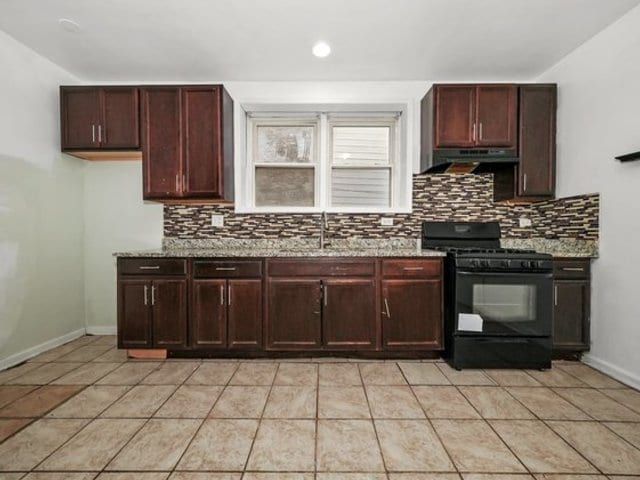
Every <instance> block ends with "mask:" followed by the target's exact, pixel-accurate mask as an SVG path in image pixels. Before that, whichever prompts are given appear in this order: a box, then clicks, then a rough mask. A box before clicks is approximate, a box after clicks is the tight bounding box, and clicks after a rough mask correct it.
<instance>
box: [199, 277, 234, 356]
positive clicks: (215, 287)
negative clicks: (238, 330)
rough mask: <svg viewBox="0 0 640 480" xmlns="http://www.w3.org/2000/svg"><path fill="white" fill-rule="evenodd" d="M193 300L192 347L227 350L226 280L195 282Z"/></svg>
mask: <svg viewBox="0 0 640 480" xmlns="http://www.w3.org/2000/svg"><path fill="white" fill-rule="evenodd" d="M192 285H193V294H192V299H191V345H192V346H194V347H203V348H226V346H227V313H226V312H227V306H226V300H225V297H226V288H227V282H226V280H194V281H193V284H192Z"/></svg>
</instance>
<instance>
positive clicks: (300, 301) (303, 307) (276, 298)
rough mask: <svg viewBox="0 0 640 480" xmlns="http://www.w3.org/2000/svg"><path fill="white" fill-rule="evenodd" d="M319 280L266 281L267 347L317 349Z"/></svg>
mask: <svg viewBox="0 0 640 480" xmlns="http://www.w3.org/2000/svg"><path fill="white" fill-rule="evenodd" d="M320 285H321V284H320V280H300V279H282V278H277V279H276V278H271V279H269V281H268V285H267V288H268V292H269V293H268V302H269V307H268V318H267V347H268V348H271V349H274V350H277V349H293V350H296V349H300V348H305V349H309V348H318V347H320V345H321V342H322V338H321V332H320V330H321V311H322V310H321V309H322V305H321V304H320V300H321V290H320Z"/></svg>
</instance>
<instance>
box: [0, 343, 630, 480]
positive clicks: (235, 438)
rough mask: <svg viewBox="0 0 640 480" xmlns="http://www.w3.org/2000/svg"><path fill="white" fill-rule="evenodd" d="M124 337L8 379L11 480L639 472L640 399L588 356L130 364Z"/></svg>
mask: <svg viewBox="0 0 640 480" xmlns="http://www.w3.org/2000/svg"><path fill="white" fill-rule="evenodd" d="M114 342H115V339H114V338H113V337H108V336H105V337H96V336H93V337H90V336H87V337H82V338H79V339H77V340H74V341H73V342H70V343H68V344H66V345H63V346H61V347H58V348H55V349H53V350H50V351H48V352H45V353H43V354H41V355H40V356H38V357H36V358H34V359H32V360H31V361H29V362H27V363H25V364H23V365H20V366H18V367H16V368H12V369H10V370H6V371H3V372H0V480H9V479H20V478H23V479H26V480H37V479H39V480H58V479H60V480H62V479H69V480H89V479H101V480H160V479H171V480H216V479H217V480H232V479H234V480H312V479H313V480H493V479H496V480H528V479H531V480H533V479H534V478H535V479H536V480H597V479H605V478H607V477H608V478H616V479H620V480H631V479H634V478H635V479H640V393H639V392H638V391H636V390H633V389H631V388H628V387H626V386H624V385H622V384H621V383H619V382H617V381H615V380H613V379H612V378H610V377H607V376H606V375H603V374H601V373H599V372H597V371H596V370H593V369H591V368H589V367H588V366H586V365H583V364H580V363H575V362H571V363H570V362H558V363H555V364H554V368H553V369H552V370H551V371H546V372H540V371H521V370H484V371H482V370H465V371H462V372H458V371H455V370H453V369H451V368H449V367H448V366H447V365H446V364H445V363H443V362H441V361H423V362H421V361H384V362H382V361H356V360H352V359H326V358H325V359H298V360H295V361H292V360H258V361H256V360H252V361H241V360H240V361H237V360H202V361H201V360H167V361H164V362H161V361H131V360H127V358H126V356H125V354H124V352H121V351H118V350H116V349H115V348H114Z"/></svg>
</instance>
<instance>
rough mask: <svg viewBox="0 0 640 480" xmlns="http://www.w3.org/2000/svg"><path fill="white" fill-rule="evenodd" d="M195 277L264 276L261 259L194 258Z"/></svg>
mask: <svg viewBox="0 0 640 480" xmlns="http://www.w3.org/2000/svg"><path fill="white" fill-rule="evenodd" d="M193 276H194V277H195V278H239V277H244V278H246V277H257V278H261V277H262V261H260V260H194V262H193Z"/></svg>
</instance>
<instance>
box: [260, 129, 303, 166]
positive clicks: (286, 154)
mask: <svg viewBox="0 0 640 480" xmlns="http://www.w3.org/2000/svg"><path fill="white" fill-rule="evenodd" d="M257 130H258V132H257V133H258V151H257V152H256V157H255V162H256V163H276V162H281V163H311V162H313V148H314V145H313V136H314V127H312V126H258V128H257Z"/></svg>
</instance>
